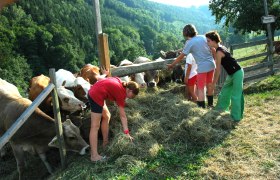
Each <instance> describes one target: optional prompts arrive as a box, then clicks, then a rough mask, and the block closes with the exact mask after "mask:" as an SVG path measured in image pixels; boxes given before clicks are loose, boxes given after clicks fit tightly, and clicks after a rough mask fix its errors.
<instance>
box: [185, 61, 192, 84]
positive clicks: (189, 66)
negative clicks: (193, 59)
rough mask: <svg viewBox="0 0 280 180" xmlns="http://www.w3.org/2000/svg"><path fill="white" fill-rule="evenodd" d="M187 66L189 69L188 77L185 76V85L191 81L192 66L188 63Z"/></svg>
mask: <svg viewBox="0 0 280 180" xmlns="http://www.w3.org/2000/svg"><path fill="white" fill-rule="evenodd" d="M187 65H188V67H187V69H186V75H185V84H186V85H187V84H188V80H189V77H190V73H191V69H192V65H191V64H188V63H187Z"/></svg>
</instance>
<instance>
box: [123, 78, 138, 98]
mask: <svg viewBox="0 0 280 180" xmlns="http://www.w3.org/2000/svg"><path fill="white" fill-rule="evenodd" d="M122 85H123V87H125V88H128V89H129V90H132V92H133V94H135V95H138V93H139V85H138V84H137V83H136V82H134V81H129V82H122Z"/></svg>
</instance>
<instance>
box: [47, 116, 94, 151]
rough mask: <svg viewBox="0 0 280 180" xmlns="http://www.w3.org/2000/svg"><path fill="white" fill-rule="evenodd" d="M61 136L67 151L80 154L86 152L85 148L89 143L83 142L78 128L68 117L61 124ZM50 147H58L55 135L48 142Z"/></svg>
mask: <svg viewBox="0 0 280 180" xmlns="http://www.w3.org/2000/svg"><path fill="white" fill-rule="evenodd" d="M62 127H63V137H64V142H65V148H66V150H67V151H73V152H78V153H80V154H81V155H84V154H85V153H86V149H87V148H88V147H89V145H88V144H87V143H86V142H85V140H84V139H83V138H82V136H81V134H80V129H79V128H78V127H77V126H75V125H74V124H73V123H72V122H71V120H70V119H67V120H66V121H65V122H64V123H63V124H62ZM48 145H49V146H50V147H56V148H58V147H59V146H58V140H57V137H56V136H55V137H54V138H53V139H52V141H51V142H50V143H49V144H48Z"/></svg>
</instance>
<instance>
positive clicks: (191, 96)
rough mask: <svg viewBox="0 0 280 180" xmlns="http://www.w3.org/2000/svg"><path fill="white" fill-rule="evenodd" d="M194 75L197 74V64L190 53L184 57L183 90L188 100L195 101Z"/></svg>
mask: <svg viewBox="0 0 280 180" xmlns="http://www.w3.org/2000/svg"><path fill="white" fill-rule="evenodd" d="M196 76H197V65H196V63H195V59H194V57H193V56H192V54H191V53H189V54H188V55H187V57H186V65H185V79H184V83H185V85H186V88H185V92H186V97H187V98H188V100H190V101H193V102H196V101H197V95H196Z"/></svg>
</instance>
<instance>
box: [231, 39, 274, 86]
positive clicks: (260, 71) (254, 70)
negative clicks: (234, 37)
mask: <svg viewBox="0 0 280 180" xmlns="http://www.w3.org/2000/svg"><path fill="white" fill-rule="evenodd" d="M262 44H263V45H264V44H265V45H266V44H268V40H267V39H264V40H260V41H255V42H249V43H243V44H234V45H231V46H230V52H231V54H232V55H233V57H234V50H237V49H241V48H247V47H254V46H257V45H262ZM268 49H269V48H267V50H266V52H259V53H258V54H255V55H251V56H247V57H242V58H239V59H237V61H238V62H244V61H248V60H252V59H256V58H260V57H263V56H264V58H263V60H262V61H261V62H260V63H258V64H255V65H252V66H247V67H244V76H245V78H244V82H247V81H251V80H254V79H258V78H261V77H265V76H269V75H272V74H274V72H275V71H274V69H273V64H274V63H273V59H272V53H270V52H269V50H268ZM264 50H265V49H264Z"/></svg>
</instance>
